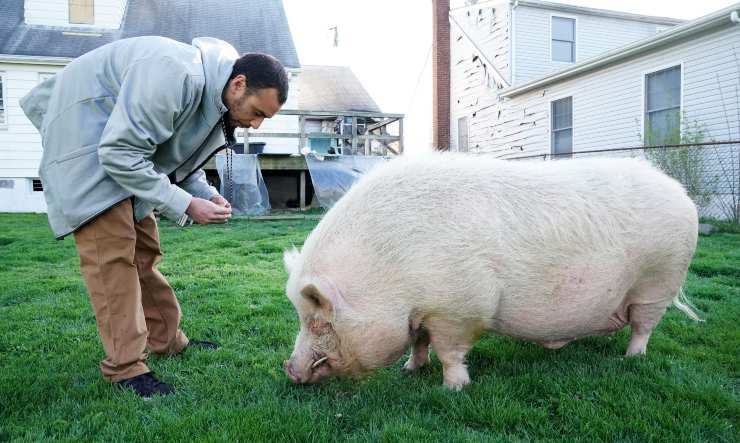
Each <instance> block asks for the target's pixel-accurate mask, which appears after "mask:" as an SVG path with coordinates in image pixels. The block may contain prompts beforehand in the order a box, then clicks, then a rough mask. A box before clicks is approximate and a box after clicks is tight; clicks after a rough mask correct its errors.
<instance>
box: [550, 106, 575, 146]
mask: <svg viewBox="0 0 740 443" xmlns="http://www.w3.org/2000/svg"><path fill="white" fill-rule="evenodd" d="M550 106H551V115H552V154H553V155H556V156H557V158H562V157H571V154H572V153H573V97H566V98H561V99H560V100H555V101H554V102H552V104H551V105H550Z"/></svg>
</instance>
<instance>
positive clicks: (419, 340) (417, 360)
mask: <svg viewBox="0 0 740 443" xmlns="http://www.w3.org/2000/svg"><path fill="white" fill-rule="evenodd" d="M427 363H429V331H427V330H426V328H422V327H420V328H418V329H416V330H415V331H412V334H411V355H410V356H409V359H408V360H407V361H406V364H405V365H403V369H405V370H406V371H415V370H417V369H419V368H421V367H422V366H424V365H426V364H427Z"/></svg>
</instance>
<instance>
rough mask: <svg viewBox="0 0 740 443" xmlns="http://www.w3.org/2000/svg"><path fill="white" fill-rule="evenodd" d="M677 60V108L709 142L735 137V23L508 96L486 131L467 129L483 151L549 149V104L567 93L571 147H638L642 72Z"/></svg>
mask: <svg viewBox="0 0 740 443" xmlns="http://www.w3.org/2000/svg"><path fill="white" fill-rule="evenodd" d="M679 64H680V65H682V75H683V84H682V109H681V110H682V112H683V113H684V114H685V120H686V123H688V126H690V127H693V126H695V124H696V125H698V126H699V127H700V128H702V129H703V131H704V132H705V137H706V139H707V140H730V139H733V140H737V139H740V95H739V94H740V91H738V90H739V89H740V25H732V26H727V27H725V28H724V29H722V30H715V32H711V33H708V34H704V35H702V36H700V37H694V38H692V39H691V40H688V41H684V42H682V43H678V44H674V45H671V46H669V47H666V48H665V49H662V50H660V51H655V52H652V53H649V54H645V55H643V56H640V57H637V58H634V59H631V60H627V61H623V62H621V63H618V64H616V65H613V66H610V67H608V68H604V69H600V70H598V71H594V72H592V73H589V74H585V75H582V76H578V77H574V78H572V79H569V80H566V81H561V82H559V83H555V84H551V85H549V86H546V87H544V88H540V89H536V90H533V91H530V92H528V93H525V94H522V95H519V96H515V97H512V98H510V99H506V100H505V101H504V102H503V103H502V104H501V105H500V107H501V111H502V117H501V118H499V119H498V120H493V122H492V123H491V122H486V123H482V124H485V125H488V126H493V127H494V129H493V132H492V134H483V135H478V137H477V138H475V137H476V136H475V135H474V134H471V141H470V144H471V145H480V151H481V152H490V153H495V154H497V155H499V156H520V155H530V154H540V153H549V152H550V102H551V101H552V100H556V99H559V98H563V97H568V96H571V97H573V151H574V152H577V151H586V150H594V149H619V148H627V147H634V146H639V145H640V144H641V142H642V134H643V120H644V117H643V101H644V96H643V94H644V91H643V89H644V84H643V78H644V75H645V74H646V73H649V72H653V71H657V70H660V69H663V68H667V67H671V66H675V65H679Z"/></svg>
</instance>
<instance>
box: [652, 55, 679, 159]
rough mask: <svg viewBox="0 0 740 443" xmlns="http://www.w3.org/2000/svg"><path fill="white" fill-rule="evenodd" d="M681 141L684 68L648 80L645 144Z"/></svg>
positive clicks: (673, 69)
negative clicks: (682, 72) (682, 74)
mask: <svg viewBox="0 0 740 443" xmlns="http://www.w3.org/2000/svg"><path fill="white" fill-rule="evenodd" d="M680 141H681V66H680V65H679V66H674V67H672V68H668V69H663V70H660V71H656V72H651V73H650V74H647V75H646V76H645V143H647V144H648V145H655V144H673V143H679V142H680Z"/></svg>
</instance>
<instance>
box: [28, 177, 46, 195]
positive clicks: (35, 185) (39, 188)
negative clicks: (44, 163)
mask: <svg viewBox="0 0 740 443" xmlns="http://www.w3.org/2000/svg"><path fill="white" fill-rule="evenodd" d="M31 187H32V189H33V192H44V185H43V184H42V183H41V180H39V179H37V178H34V179H33V180H31Z"/></svg>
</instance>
